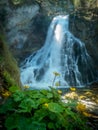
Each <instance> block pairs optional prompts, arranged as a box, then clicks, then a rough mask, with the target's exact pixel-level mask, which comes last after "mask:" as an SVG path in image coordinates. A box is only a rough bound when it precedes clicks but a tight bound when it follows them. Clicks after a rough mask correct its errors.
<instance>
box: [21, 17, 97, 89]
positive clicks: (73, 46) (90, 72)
mask: <svg viewBox="0 0 98 130" xmlns="http://www.w3.org/2000/svg"><path fill="white" fill-rule="evenodd" d="M68 24H69V16H68V15H67V16H57V17H55V18H54V19H53V21H52V22H51V24H50V27H49V30H48V34H47V38H46V42H45V44H44V46H43V47H42V48H41V49H40V50H39V51H37V52H36V53H33V54H32V55H31V56H29V57H28V58H27V59H26V60H25V61H24V62H23V63H22V66H21V82H22V84H23V85H25V84H26V85H29V86H30V87H32V89H41V88H45V89H47V88H48V86H51V85H52V82H53V79H54V74H53V72H58V73H59V74H60V76H58V77H57V78H56V80H55V83H56V82H59V84H60V87H62V88H66V87H70V86H76V87H81V86H85V85H88V84H90V83H91V82H94V81H95V80H96V72H95V71H94V68H93V64H92V60H91V58H90V56H89V55H88V53H87V51H86V48H85V45H84V43H83V42H81V41H80V40H79V39H77V38H75V37H74V36H73V35H72V34H71V33H70V32H69V30H68Z"/></svg>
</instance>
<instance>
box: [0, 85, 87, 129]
mask: <svg viewBox="0 0 98 130" xmlns="http://www.w3.org/2000/svg"><path fill="white" fill-rule="evenodd" d="M9 92H10V93H9V95H7V96H8V98H7V99H6V101H5V103H4V104H2V105H1V107H0V113H1V114H4V115H5V116H6V119H5V127H6V129H7V130H14V129H17V130H62V129H63V130H87V129H89V128H88V126H87V125H86V122H87V120H86V119H85V117H84V116H83V115H81V114H80V113H78V112H77V111H76V106H77V103H76V102H73V101H71V100H69V101H68V102H67V103H63V102H62V101H61V93H60V90H56V89H54V88H52V87H50V90H29V89H28V87H27V86H25V89H24V90H20V89H18V88H17V87H10V89H9ZM5 96H6V95H5Z"/></svg>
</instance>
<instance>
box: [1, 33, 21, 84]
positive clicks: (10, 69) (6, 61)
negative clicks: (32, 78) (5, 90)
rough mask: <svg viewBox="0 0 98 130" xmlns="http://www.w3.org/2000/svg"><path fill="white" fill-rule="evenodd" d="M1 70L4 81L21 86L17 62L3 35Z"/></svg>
mask: <svg viewBox="0 0 98 130" xmlns="http://www.w3.org/2000/svg"><path fill="white" fill-rule="evenodd" d="M0 70H2V72H1V73H2V77H3V79H5V80H7V82H8V81H9V83H11V81H12V80H13V81H12V82H13V85H15V83H16V84H17V85H19V86H20V85H21V83H20V79H19V77H20V74H19V69H18V66H17V62H16V60H15V59H14V58H13V56H12V55H11V53H10V51H9V48H8V46H7V43H6V42H5V37H4V36H2V35H0ZM5 82H6V81H5ZM10 85H11V84H10Z"/></svg>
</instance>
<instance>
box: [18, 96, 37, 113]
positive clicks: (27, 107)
mask: <svg viewBox="0 0 98 130" xmlns="http://www.w3.org/2000/svg"><path fill="white" fill-rule="evenodd" d="M37 107H38V105H37V104H36V102H35V101H33V100H32V99H29V98H27V99H24V100H23V101H22V102H21V103H20V105H19V108H20V109H19V110H18V112H31V110H32V109H36V108H37Z"/></svg>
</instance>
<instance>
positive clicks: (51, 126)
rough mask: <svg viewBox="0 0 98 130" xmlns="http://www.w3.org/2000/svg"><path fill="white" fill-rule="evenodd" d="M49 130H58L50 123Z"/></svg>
mask: <svg viewBox="0 0 98 130" xmlns="http://www.w3.org/2000/svg"><path fill="white" fill-rule="evenodd" d="M48 128H49V129H53V130H56V129H55V126H54V123H53V122H49V123H48Z"/></svg>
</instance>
